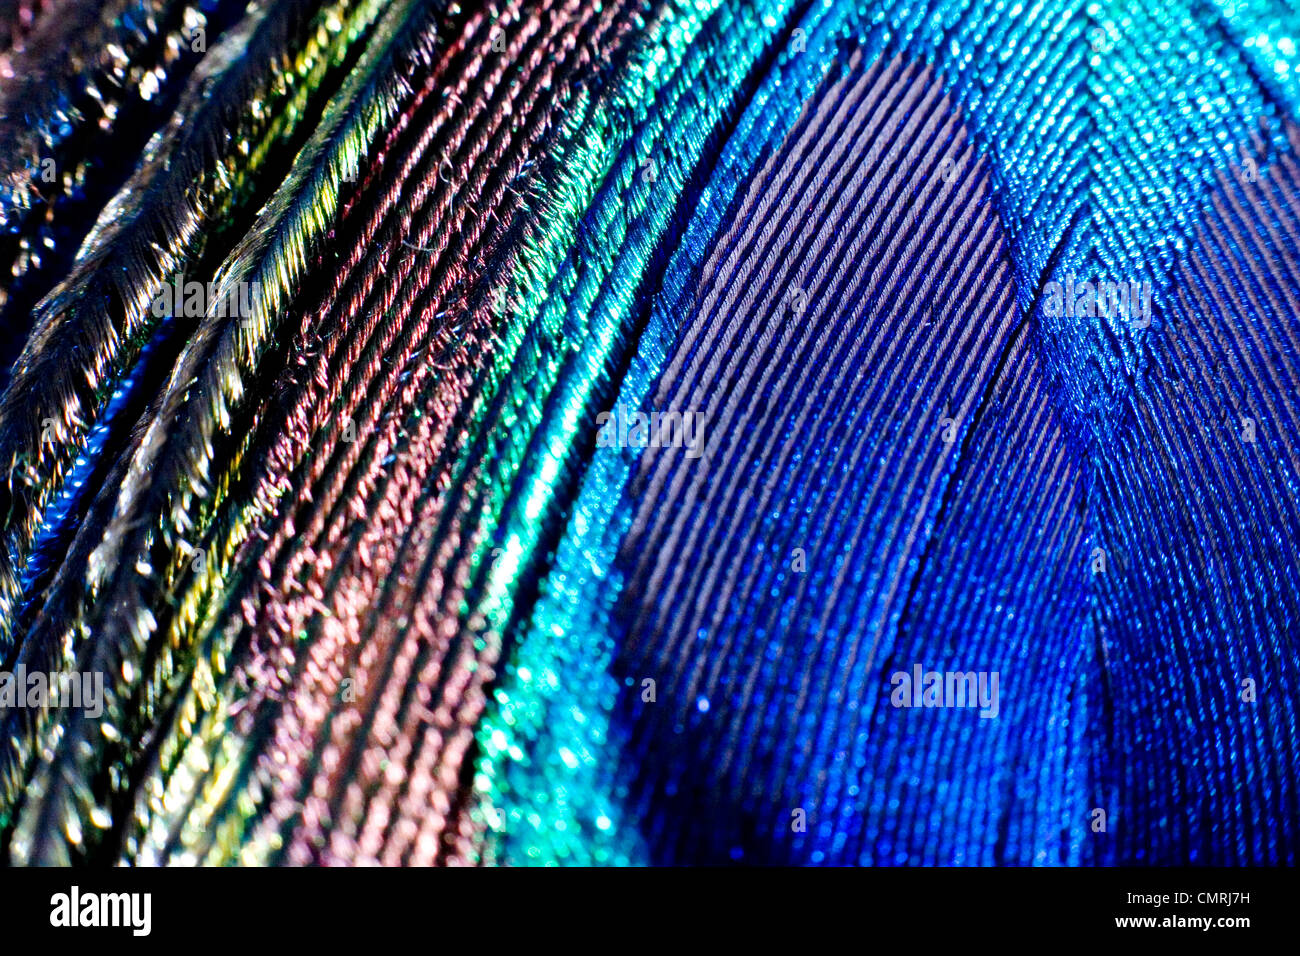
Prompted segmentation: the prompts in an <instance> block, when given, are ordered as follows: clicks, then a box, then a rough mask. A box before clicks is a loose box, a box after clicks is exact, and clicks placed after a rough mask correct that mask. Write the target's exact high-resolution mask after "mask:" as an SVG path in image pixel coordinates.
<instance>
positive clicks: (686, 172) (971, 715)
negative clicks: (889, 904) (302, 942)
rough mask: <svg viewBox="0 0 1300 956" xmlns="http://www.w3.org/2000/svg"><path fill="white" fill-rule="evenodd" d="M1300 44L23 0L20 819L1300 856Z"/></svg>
mask: <svg viewBox="0 0 1300 956" xmlns="http://www.w3.org/2000/svg"><path fill="white" fill-rule="evenodd" d="M197 28H202V29H203V31H204V33H203V39H202V41H201V42H196V40H195V37H196V34H195V33H194V31H195V29H197ZM1297 42H1300V19H1298V18H1297V16H1296V13H1295V10H1294V8H1293V7H1292V6H1291V5H1290V4H1288V3H1286V2H1284V0H1180V2H1177V3H1174V4H1171V5H1166V6H1164V7H1161V8H1155V7H1151V6H1150V5H1148V4H1139V3H1137V2H1136V0H1107V2H1103V3H1094V2H1090V3H1087V4H1084V3H1082V2H1078V0H1072V2H1061V0H1052V2H1048V3H1042V4H1037V5H1032V6H1030V7H1025V6H1023V5H1015V6H1008V5H1006V4H1003V3H1001V2H994V0H973V2H963V3H954V2H949V0H932V2H928V3H924V4H921V5H914V4H908V3H894V2H888V0H886V2H881V3H875V4H863V5H859V4H856V3H850V2H827V3H815V4H813V3H805V2H795V0H762V2H754V0H654V2H652V0H618V2H614V3H606V4H601V5H592V4H589V3H586V2H583V0H488V2H474V3H447V2H441V0H398V2H392V3H379V2H377V0H370V2H367V0H338V2H322V0H292V2H261V0H252V2H247V3H241V2H233V0H232V2H225V0H201V2H200V0H195V2H192V3H190V4H169V3H152V4H142V3H138V2H136V3H114V2H111V0H107V2H103V3H95V2H73V0H63V2H60V3H55V4H31V3H11V4H0V132H2V133H3V135H0V260H2V262H0V265H2V266H3V268H0V276H3V279H2V280H0V313H3V314H2V315H0V319H2V320H3V321H2V322H0V327H3V329H4V331H3V333H0V386H2V387H3V392H2V393H0V462H3V463H4V469H5V470H4V473H5V476H6V479H7V480H6V481H5V482H3V483H0V670H5V671H8V670H12V669H13V668H15V667H17V666H18V665H20V664H21V665H22V666H24V667H26V668H28V669H43V670H55V669H63V670H74V669H76V670H80V671H85V672H94V673H98V674H100V675H103V677H104V679H105V685H106V699H105V711H104V714H103V715H102V716H92V715H91V714H90V713H88V712H87V711H85V709H67V708H49V709H40V708H32V707H26V706H8V707H6V706H5V705H3V704H0V722H2V723H3V727H2V728H0V730H2V732H3V737H4V739H5V740H6V742H7V743H6V745H5V747H4V748H3V750H0V852H2V853H3V854H4V855H5V858H6V859H8V860H10V861H12V862H27V863H65V862H99V863H104V862H119V863H149V864H177V863H206V864H227V863H244V864H267V863H271V864H314V863H326V864H358V863H381V864H430V863H439V864H441V863H509V864H537V863H543V864H556V863H561V864H562V863H587V864H593V863H594V864H629V863H698V862H708V863H717V862H736V863H755V862H786V863H813V864H815V863H865V864H890V865H893V864H1003V863H1014V864H1071V865H1074V864H1095V863H1101V864H1108V863H1130V862H1137V863H1178V862H1198V863H1200V862H1211V863H1272V862H1286V863H1294V862H1295V856H1296V849H1297V844H1300V834H1298V832H1297V829H1298V827H1300V807H1298V806H1297V779H1296V768H1297V766H1300V762H1298V761H1297V755H1296V748H1297V728H1296V715H1295V706H1296V700H1297V698H1298V695H1297V689H1298V688H1297V683H1298V678H1300V675H1298V674H1297V667H1298V666H1300V659H1298V657H1297V638H1298V637H1300V621H1298V617H1300V614H1298V613H1297V612H1298V610H1300V609H1298V608H1297V605H1296V597H1295V595H1296V584H1297V582H1296V581H1295V580H1294V578H1295V576H1296V574H1297V571H1296V570H1295V565H1296V561H1295V558H1296V554H1295V546H1296V540H1297V537H1298V535H1297V532H1298V531H1300V521H1298V520H1297V518H1298V517H1300V516H1298V515H1297V513H1296V507H1295V494H1294V489H1295V488H1296V487H1297V478H1298V477H1300V476H1298V475H1297V472H1296V465H1297V457H1296V455H1297V448H1296V445H1295V439H1294V438H1293V437H1292V436H1293V434H1294V433H1295V431H1296V427H1295V426H1296V422H1295V421H1294V415H1295V411H1294V407H1295V394H1296V381H1295V376H1296V368H1297V352H1296V348H1295V345H1296V316H1297V315H1298V314H1300V312H1297V309H1296V304H1297V299H1298V298H1300V282H1298V281H1297V262H1300V255H1297V252H1298V250H1297V236H1298V234H1300V233H1298V231H1297V230H1298V226H1297V221H1296V217H1297V205H1296V168H1297V166H1296V154H1297V149H1298V148H1300V134H1297V126H1296V124H1295V115H1296V111H1297V109H1300V93H1298V92H1297V86H1296V83H1297V73H1296V70H1297V68H1300V59H1298V58H1297V51H1296V43H1297ZM47 160H48V161H49V163H48V164H47V163H46V161H47ZM47 169H48V170H52V171H53V175H52V176H47V175H46V170H47ZM178 275H183V277H184V279H186V280H192V281H196V282H200V283H204V284H206V283H212V284H213V288H214V289H216V290H218V291H219V292H220V293H221V294H223V295H224V294H227V293H231V294H236V295H237V294H238V292H239V291H240V290H244V291H246V292H247V291H248V290H249V287H250V286H253V287H254V288H255V291H253V292H252V293H251V294H250V295H249V298H248V301H249V303H250V307H251V308H250V312H249V314H248V315H246V316H230V315H227V314H224V312H222V311H220V310H218V309H217V308H216V307H215V306H214V303H212V302H207V303H205V308H204V309H203V310H202V311H203V313H204V314H202V315H198V316H185V315H184V314H178V313H177V310H175V309H171V310H164V311H165V312H166V314H163V315H158V314H156V312H155V310H154V308H153V302H154V300H155V298H156V296H158V294H159V293H160V292H161V291H162V290H163V289H164V288H166V287H167V286H168V284H169V283H171V282H173V281H174V280H175V278H176V277H177V276H178ZM1106 281H1122V282H1126V283H1129V282H1131V283H1145V284H1146V288H1148V289H1149V290H1150V292H1151V295H1150V300H1151V301H1152V303H1153V310H1152V314H1151V315H1150V316H1149V317H1148V316H1143V317H1140V318H1141V321H1131V320H1130V317H1129V316H1120V315H1116V314H1113V313H1112V314H1109V315H1106V314H1098V313H1097V312H1096V310H1095V309H1093V310H1091V311H1089V310H1088V309H1087V308H1085V307H1083V306H1081V307H1080V308H1078V309H1075V308H1074V307H1073V306H1074V305H1075V303H1073V302H1071V303H1070V306H1071V307H1070V308H1068V309H1061V308H1054V307H1053V306H1052V303H1053V301H1054V300H1053V295H1056V294H1058V293H1059V290H1060V289H1062V288H1070V287H1073V286H1074V285H1075V284H1076V283H1083V282H1106ZM254 284H255V285H254ZM619 409H621V410H623V412H624V413H629V414H630V413H635V412H637V411H641V412H645V413H652V412H664V411H677V412H690V413H701V414H703V415H704V416H705V417H704V424H703V429H702V432H701V433H700V437H701V438H702V441H703V449H704V453H703V455H702V456H700V457H695V456H694V455H692V454H687V453H686V450H685V449H682V448H661V449H653V448H651V449H645V450H642V449H640V448H637V447H629V445H628V444H627V443H626V442H624V443H621V444H618V445H616V446H614V447H608V446H607V443H605V442H602V441H601V440H599V436H600V428H599V425H598V415H600V413H602V412H605V411H609V410H619ZM914 665H920V666H921V667H922V668H923V669H924V670H926V671H930V670H933V671H940V672H942V671H960V672H973V671H982V672H997V673H998V675H999V677H1000V700H999V706H998V714H997V716H996V717H994V718H981V717H980V716H979V714H978V713H977V711H976V710H975V709H965V708H933V709H931V708H900V707H896V706H892V705H891V691H892V677H893V675H894V674H896V673H898V672H910V671H911V669H912V668H913V666H914ZM649 682H653V683H649ZM1247 686H1249V687H1250V688H1251V691H1250V693H1247V692H1246V691H1245V688H1246V687H1247ZM1243 698H1246V699H1243ZM1098 811H1103V812H1104V814H1105V817H1106V821H1107V823H1106V827H1105V829H1104V830H1101V829H1098V827H1097V825H1096V821H1097V813H1098Z"/></svg>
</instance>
